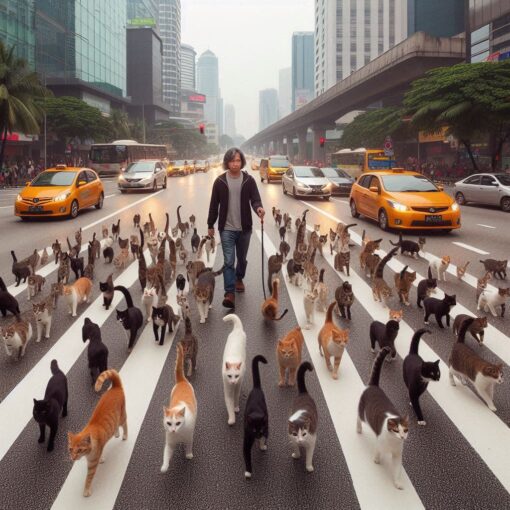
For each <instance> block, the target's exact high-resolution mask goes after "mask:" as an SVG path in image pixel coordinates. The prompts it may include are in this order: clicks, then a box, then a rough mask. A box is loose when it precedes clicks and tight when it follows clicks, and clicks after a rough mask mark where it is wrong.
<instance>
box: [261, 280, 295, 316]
mask: <svg viewBox="0 0 510 510" xmlns="http://www.w3.org/2000/svg"><path fill="white" fill-rule="evenodd" d="M279 285H280V280H279V279H278V278H275V279H274V280H273V292H272V294H271V296H269V297H268V298H267V299H266V300H265V301H264V302H263V303H262V315H263V317H264V319H266V320H270V321H279V320H282V319H283V317H285V315H286V313H287V312H288V311H289V310H288V309H287V308H285V310H284V311H283V312H282V314H281V315H280V316H279V317H277V316H276V315H277V313H278V287H279Z"/></svg>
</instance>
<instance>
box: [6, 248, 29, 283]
mask: <svg viewBox="0 0 510 510" xmlns="http://www.w3.org/2000/svg"><path fill="white" fill-rule="evenodd" d="M11 255H12V261H13V262H12V274H13V275H14V277H15V279H16V287H18V286H19V284H20V283H21V280H22V279H23V283H26V281H27V278H28V277H29V276H30V275H31V274H32V271H31V269H30V266H29V265H28V263H26V262H23V261H22V262H18V259H17V258H16V254H15V253H14V251H13V250H11Z"/></svg>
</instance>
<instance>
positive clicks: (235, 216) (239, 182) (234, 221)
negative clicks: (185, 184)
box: [207, 147, 265, 308]
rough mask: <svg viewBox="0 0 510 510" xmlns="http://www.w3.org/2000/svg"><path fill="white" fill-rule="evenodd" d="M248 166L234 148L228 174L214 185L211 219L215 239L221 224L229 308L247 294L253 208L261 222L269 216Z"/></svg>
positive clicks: (226, 159) (225, 161)
mask: <svg viewBox="0 0 510 510" xmlns="http://www.w3.org/2000/svg"><path fill="white" fill-rule="evenodd" d="M245 166H246V158H245V157H244V154H243V153H242V152H241V150H240V149H238V148H236V147H234V148H232V149H229V150H228V151H227V152H226V153H225V156H224V157H223V169H224V170H226V171H225V173H223V174H222V175H220V176H219V177H217V178H216V180H215V181H214V184H213V188H212V193H211V202H210V205H209V216H208V218H207V226H208V229H209V230H208V234H209V236H211V237H214V224H215V223H216V220H218V231H219V233H220V240H221V248H222V250H223V264H224V270H223V283H224V288H225V295H224V300H223V306H224V307H226V308H234V307H235V292H244V283H243V278H244V276H245V274H246V265H247V261H246V255H247V253H248V247H249V246H250V237H251V231H252V225H253V222H252V216H251V211H250V206H251V208H252V209H253V210H254V211H255V212H256V213H257V215H258V217H259V218H260V220H261V221H262V220H263V219H264V214H265V211H264V208H263V207H262V201H261V199H260V194H259V190H258V188H257V183H256V182H255V179H254V178H253V177H252V176H251V175H249V174H248V173H247V172H243V171H242V169H243V168H244V167H245ZM236 254H237V265H235V262H236Z"/></svg>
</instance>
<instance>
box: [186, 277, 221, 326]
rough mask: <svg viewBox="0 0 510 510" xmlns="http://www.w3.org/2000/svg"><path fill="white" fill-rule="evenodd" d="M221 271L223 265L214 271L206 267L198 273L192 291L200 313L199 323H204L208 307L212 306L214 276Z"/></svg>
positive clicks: (214, 284)
mask: <svg viewBox="0 0 510 510" xmlns="http://www.w3.org/2000/svg"><path fill="white" fill-rule="evenodd" d="M222 273H223V267H222V268H221V269H220V270H218V271H215V272H213V271H212V270H211V269H209V268H206V269H204V270H203V271H202V272H201V273H200V274H199V275H198V278H197V281H196V285H195V288H194V289H193V293H194V295H195V301H196V303H197V308H198V313H199V315H200V324H204V323H205V321H206V320H207V317H208V315H209V309H210V308H212V302H213V299H214V288H215V286H216V281H215V278H216V277H217V276H219V275H220V274H222Z"/></svg>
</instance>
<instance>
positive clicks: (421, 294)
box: [416, 266, 437, 308]
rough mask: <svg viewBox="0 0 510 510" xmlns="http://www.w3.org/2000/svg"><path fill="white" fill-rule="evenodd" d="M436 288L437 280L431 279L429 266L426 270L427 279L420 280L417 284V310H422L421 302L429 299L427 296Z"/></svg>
mask: <svg viewBox="0 0 510 510" xmlns="http://www.w3.org/2000/svg"><path fill="white" fill-rule="evenodd" d="M436 288H437V278H432V271H431V270H430V266H429V269H428V274H427V278H424V279H423V280H420V282H419V283H418V289H417V296H418V297H417V302H416V304H417V305H418V308H423V307H422V306H421V302H422V301H423V300H424V299H425V298H427V297H429V294H430V293H431V292H432V291H434V290H435V289H436Z"/></svg>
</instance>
